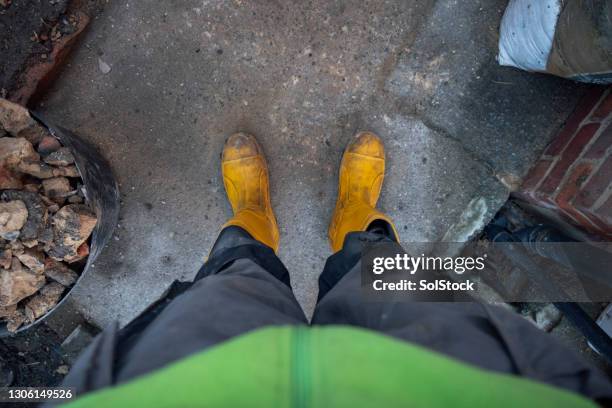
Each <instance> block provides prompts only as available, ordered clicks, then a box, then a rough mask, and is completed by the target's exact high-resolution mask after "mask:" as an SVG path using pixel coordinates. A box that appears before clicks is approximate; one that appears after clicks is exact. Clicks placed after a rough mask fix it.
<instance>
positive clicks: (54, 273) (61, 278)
mask: <svg viewBox="0 0 612 408" xmlns="http://www.w3.org/2000/svg"><path fill="white" fill-rule="evenodd" d="M45 276H46V277H47V278H49V279H52V280H54V281H55V282H57V283H60V284H62V285H64V286H66V287H70V286H72V285H73V284H74V282H76V280H77V278H78V277H79V275H77V273H76V272H74V271H73V270H72V269H70V268H69V267H67V266H66V265H65V264H64V263H62V262H58V261H55V260H53V259H51V258H47V260H46V261H45Z"/></svg>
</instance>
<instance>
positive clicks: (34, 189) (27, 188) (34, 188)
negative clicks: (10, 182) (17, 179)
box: [23, 184, 40, 193]
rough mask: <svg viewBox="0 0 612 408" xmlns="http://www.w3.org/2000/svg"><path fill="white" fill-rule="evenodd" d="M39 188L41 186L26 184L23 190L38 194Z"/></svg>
mask: <svg viewBox="0 0 612 408" xmlns="http://www.w3.org/2000/svg"><path fill="white" fill-rule="evenodd" d="M39 187H40V184H24V185H23V190H25V191H29V192H31V193H38V189H39Z"/></svg>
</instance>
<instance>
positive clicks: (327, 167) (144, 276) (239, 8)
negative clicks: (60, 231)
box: [40, 0, 580, 325]
mask: <svg viewBox="0 0 612 408" xmlns="http://www.w3.org/2000/svg"><path fill="white" fill-rule="evenodd" d="M460 3H461V4H463V2H452V1H448V2H442V1H439V2H434V1H387V2H379V1H342V2H340V1H338V2H327V1H323V0H321V1H305V2H304V1H291V2H280V1H273V2H269V1H254V2H245V1H232V2H222V1H181V2H178V1H176V2H175V1H171V2H153V1H137V2H136V1H125V0H117V1H114V2H112V3H109V4H108V6H107V8H106V10H105V11H104V12H103V13H102V14H101V15H100V16H98V17H97V18H96V19H95V20H94V21H93V22H92V24H91V28H90V31H89V33H88V34H87V35H86V37H85V38H84V40H83V42H82V45H81V47H80V49H79V50H78V51H77V52H76V53H75V54H74V56H73V58H72V61H71V64H70V66H69V67H68V68H67V69H66V70H65V72H64V74H63V76H62V78H61V80H60V81H59V82H58V83H57V84H56V86H55V87H54V89H53V90H52V91H51V92H50V94H49V95H48V97H47V98H46V100H45V101H44V102H43V105H42V106H40V109H41V110H42V111H43V112H44V113H45V114H46V115H47V116H48V117H49V119H51V120H53V121H55V122H56V123H57V124H60V125H62V126H65V127H68V128H71V129H72V130H74V131H76V132H78V133H79V134H81V135H82V136H84V137H86V138H87V139H89V140H91V141H92V142H93V143H94V144H96V145H97V146H99V148H100V149H101V151H102V152H103V153H104V155H105V156H106V157H107V158H108V159H109V160H110V162H111V164H112V166H113V167H114V170H115V172H116V175H117V179H118V181H119V183H120V185H121V190H122V210H121V220H120V225H119V228H118V230H117V234H116V237H115V240H114V241H113V242H112V243H111V244H110V245H109V247H108V248H107V249H106V250H105V252H104V253H103V255H102V256H101V258H100V259H99V261H98V262H96V265H95V272H94V273H92V274H91V275H89V276H87V277H86V278H85V279H84V280H83V281H82V282H81V283H80V285H79V287H78V288H77V289H75V291H74V297H73V300H74V303H76V304H79V305H80V307H81V308H82V309H83V311H84V313H86V315H87V316H89V317H90V318H91V320H92V321H93V322H95V323H97V324H99V325H105V324H108V323H110V322H111V321H112V320H115V319H117V320H119V321H120V322H121V323H126V322H127V321H129V320H130V319H131V318H132V317H134V316H135V315H136V314H137V313H139V312H140V311H141V310H142V309H144V308H145V307H146V306H147V305H148V304H149V303H150V302H151V301H153V300H154V299H156V298H157V297H158V296H159V295H160V294H161V293H162V292H163V290H164V289H165V288H166V287H167V285H168V284H169V283H170V282H171V281H172V280H174V279H189V278H191V277H193V276H194V275H195V273H196V271H197V270H198V268H199V267H200V265H201V264H202V262H203V260H204V258H205V256H206V254H207V252H208V250H209V249H210V247H211V246H212V243H213V241H214V239H215V237H216V234H217V233H218V231H219V227H220V226H221V225H222V224H223V223H224V222H225V221H226V219H227V218H228V217H229V216H230V215H231V212H230V207H229V205H228V204H227V203H226V201H225V196H224V191H223V187H222V182H221V179H220V173H219V172H220V170H219V155H220V152H221V149H222V146H223V142H224V140H225V138H226V137H227V136H228V135H230V134H231V133H232V132H235V131H237V130H241V131H247V132H251V133H253V134H255V135H256V136H257V137H258V139H259V140H260V141H261V143H262V145H263V148H264V150H265V152H266V154H267V156H268V160H269V166H270V172H271V183H272V202H273V205H274V207H275V210H276V213H277V217H278V221H279V225H280V229H281V249H280V252H279V255H280V257H281V259H282V260H283V261H284V262H285V263H286V265H287V267H288V268H289V270H290V271H291V277H292V282H293V286H294V290H295V292H296V296H297V297H298V300H299V301H300V302H301V304H302V306H303V307H304V309H305V310H306V311H307V313H310V312H311V311H312V309H313V306H314V301H315V298H316V293H317V285H316V279H317V276H318V274H319V273H320V271H321V269H322V267H323V265H324V262H325V258H326V257H327V256H328V255H329V254H330V250H329V245H328V243H327V238H326V233H327V226H328V222H329V218H330V216H331V212H332V210H333V205H334V202H335V194H336V177H337V167H338V165H339V162H340V157H341V153H342V150H343V148H344V146H345V144H346V143H347V142H348V141H349V140H350V138H351V137H352V135H353V134H354V133H355V132H357V131H359V130H366V129H368V130H373V131H375V132H377V133H378V134H379V135H380V136H381V137H382V138H383V140H384V141H385V143H386V147H387V153H388V171H387V180H386V183H385V188H384V192H383V196H382V199H381V208H382V209H383V210H384V211H386V212H388V213H389V214H390V215H391V216H392V217H393V219H394V220H395V222H396V223H397V226H398V228H399V230H400V234H401V238H402V240H404V241H417V242H430V241H436V240H440V239H442V238H443V237H446V239H458V238H465V237H466V236H467V235H469V234H470V232H469V231H472V230H473V229H475V228H477V227H478V226H479V225H481V224H482V223H483V222H485V221H486V219H487V218H488V217H490V216H491V215H492V214H493V213H494V212H495V211H496V209H497V208H498V207H499V206H500V205H501V203H503V201H504V200H505V199H506V196H507V193H508V192H507V189H506V188H505V187H504V186H503V185H502V184H501V183H500V182H499V181H498V176H497V173H498V171H497V170H496V169H497V167H499V168H500V169H504V170H505V169H510V170H509V171H517V170H516V168H518V167H513V165H506V164H505V162H503V161H502V162H500V163H501V164H499V166H498V165H497V164H496V163H497V162H495V161H494V160H493V159H492V158H491V156H492V153H491V151H492V149H491V148H490V146H494V145H495V144H496V143H505V144H506V145H508V146H509V148H513V149H514V148H515V149H516V150H517V152H516V154H517V155H518V156H517V157H518V158H517V160H516V161H514V162H512V163H515V162H517V163H518V162H521V160H522V161H523V163H522V164H521V166H522V167H521V166H519V167H520V169H519V170H521V171H522V170H524V169H526V168H527V167H528V166H529V164H530V160H532V158H533V156H534V154H537V151H538V149H540V148H541V146H542V145H543V143H545V141H546V140H547V138H549V137H550V135H549V133H550V132H549V131H550V128H551V127H554V126H558V124H559V122H560V121H562V120H563V119H564V118H565V117H566V116H567V114H568V112H569V111H570V110H571V109H572V107H573V105H574V103H575V100H576V98H577V96H578V93H579V91H580V90H579V89H578V88H577V87H576V86H575V85H573V84H571V83H569V82H560V81H558V80H555V79H553V78H550V77H543V76H539V77H538V78H537V80H536V79H529V78H531V76H530V74H527V73H520V72H515V73H513V74H512V75H514V76H516V77H517V78H521V82H517V83H518V86H520V87H529V86H531V85H532V84H540V82H542V83H547V84H549V85H546V86H544V85H534V86H540V87H541V88H540V89H541V91H540V92H539V93H537V94H534V95H532V96H533V98H532V99H530V101H529V103H530V104H532V106H534V107H535V106H537V107H538V108H539V107H540V106H541V105H543V104H544V103H550V104H551V105H552V106H553V107H552V108H551V109H548V110H546V111H545V112H544V113H542V114H541V115H528V116H527V117H524V116H520V115H511V114H507V115H506V116H504V120H503V121H499V120H497V116H496V115H495V114H493V113H490V114H488V113H487V112H488V111H487V109H493V108H495V106H494V104H492V103H487V104H485V105H482V106H481V104H480V102H479V98H480V96H481V95H480V94H481V92H482V89H481V88H479V87H478V86H474V83H477V82H476V81H477V80H476V79H475V77H476V76H477V75H478V72H477V71H475V72H472V71H469V70H468V71H466V72H464V71H465V70H464V67H465V66H468V65H469V66H470V67H472V66H473V67H481V69H483V70H487V72H491V74H490V75H493V74H495V75H502V74H501V72H502V71H503V72H507V70H508V69H507V68H501V67H497V66H496V65H495V62H494V60H493V58H492V56H493V55H494V53H495V47H494V46H493V45H494V44H493V43H492V42H491V41H488V42H485V43H481V42H478V44H479V45H478V46H477V47H475V48H474V47H462V46H460V44H458V43H457V41H455V39H454V37H456V36H460V37H462V38H463V40H464V41H465V42H470V41H475V40H473V39H472V37H473V36H474V35H478V33H480V32H481V31H482V30H484V31H486V32H493V27H495V26H496V25H497V24H498V22H499V17H500V16H501V12H500V10H501V9H499V8H496V9H494V10H492V11H490V12H489V14H491V15H493V16H494V17H495V19H494V20H492V19H490V18H489V19H478V18H474V19H471V18H467V19H466V20H464V21H462V23H461V24H458V23H455V22H451V21H448V20H452V19H453V18H452V16H453V13H452V11H453V10H455V11H456V12H459V11H460V9H461V8H462V7H463V6H462V5H461V4H460ZM484 3H485V2H484V1H483V2H482V4H484ZM500 3H501V2H500ZM440 7H445V8H448V10H447V11H446V14H444V13H443V14H440V13H441V12H440ZM445 10H446V9H445ZM459 15H461V16H463V17H465V14H459ZM444 16H446V17H445V18H446V19H447V20H446V21H443V22H444V23H446V24H448V25H449V28H448V29H447V30H441V32H439V33H438V34H437V35H438V37H433V38H432V37H431V34H429V33H430V32H431V31H432V30H434V28H435V25H436V24H437V23H438V20H440V19H442V17H444ZM468 17H469V16H468ZM451 38H453V41H451ZM417 46H418V47H422V48H426V49H429V50H430V51H429V52H425V51H419V50H417V49H416V48H415V47H417ZM453 49H454V50H455V53H457V54H458V55H457V56H455V57H453V58H452V59H449V60H444V62H442V60H440V62H439V65H440V68H439V69H438V68H437V67H436V64H438V63H437V62H435V61H434V63H433V65H431V66H430V64H432V60H431V55H434V51H435V50H439V52H442V51H443V50H444V52H445V53H452V51H453ZM106 65H108V67H110V71H108V69H107V67H106ZM408 69H412V72H413V74H411V75H412V77H411V76H410V75H406V72H408ZM455 70H457V71H461V73H460V74H456V75H454V72H455ZM443 71H444V72H447V73H448V74H445V73H444V72H443ZM104 72H106V73H104ZM421 72H422V75H426V76H427V75H433V76H436V75H437V76H442V77H446V76H448V77H449V78H450V77H452V78H454V79H453V80H452V81H450V82H449V83H445V84H444V85H443V84H442V81H440V80H438V79H435V80H434V83H433V85H432V86H431V88H429V87H425V88H421V89H419V88H416V87H415V85H414V84H413V83H411V82H410V81H413V82H414V79H412V80H411V79H410V78H417V77H418V75H421V74H420V73H421ZM453 75H454V76H453ZM504 75H505V74H504ZM390 81H393V83H391V82H390ZM407 89H408V90H407ZM442 89H444V90H442ZM522 92H531V91H525V90H523V91H515V92H514V93H510V94H507V93H506V94H504V95H505V96H504V98H509V100H510V101H511V102H512V103H517V104H518V103H524V102H523V101H520V98H521V95H522ZM489 93H490V95H489V96H488V97H487V98H488V99H487V100H490V99H492V98H494V97H496V95H502V92H501V90H500V91H499V92H498V91H495V90H490V91H489ZM444 95H446V96H444ZM559 95H562V97H560V96H559ZM563 95H565V96H563ZM443 97H446V98H448V101H449V102H448V104H450V105H452V106H454V107H455V108H452V107H451V106H450V105H443V104H440V106H442V105H443V108H439V109H438V108H435V106H438V105H436V104H435V103H434V102H435V101H438V100H439V99H441V98H443ZM500 97H501V96H500ZM429 105H431V106H429ZM504 109H506V108H504ZM504 112H506V110H504ZM464 115H468V117H469V118H468V119H464ZM500 115H501V114H500ZM474 117H476V118H477V119H478V121H480V123H481V124H482V126H483V127H486V131H484V130H483V131H481V132H479V133H478V132H477V133H475V134H474V135H472V134H469V135H467V134H466V132H471V131H472V130H473V129H472V128H470V127H469V126H467V125H466V122H469V123H470V124H471V125H472V127H478V126H476V124H475V123H474V121H475V120H476V119H475V118H474ZM523 122H527V124H528V126H529V127H528V130H529V135H528V136H529V137H526V136H525V137H521V138H519V139H515V137H517V136H516V135H514V134H513V132H511V131H509V130H507V129H506V128H507V127H515V128H520V127H521V126H527V125H524V124H523ZM525 132H527V130H526V131H525ZM486 138H490V140H488V141H486V142H487V143H483V142H482V139H486ZM506 139H509V140H506ZM523 144H525V146H523ZM518 146H520V148H519V147H518ZM493 152H495V150H494V149H493ZM492 163H493V164H492ZM512 163H511V164H512ZM466 220H468V221H466ZM465 231H468V233H466V232H465ZM202 312H203V313H205V311H202Z"/></svg>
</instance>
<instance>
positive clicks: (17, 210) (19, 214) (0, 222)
mask: <svg viewBox="0 0 612 408" xmlns="http://www.w3.org/2000/svg"><path fill="white" fill-rule="evenodd" d="M27 219H28V209H27V208H26V205H25V204H24V202H23V201H20V200H15V201H9V202H7V203H0V236H1V237H2V238H4V239H8V240H9V241H12V240H14V239H17V237H18V236H19V231H20V230H21V228H23V226H24V225H25V223H26V221H27Z"/></svg>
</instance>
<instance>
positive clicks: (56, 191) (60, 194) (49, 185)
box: [42, 177, 76, 204]
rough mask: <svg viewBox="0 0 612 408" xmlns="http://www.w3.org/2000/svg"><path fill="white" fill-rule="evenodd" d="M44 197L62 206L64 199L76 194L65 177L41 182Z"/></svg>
mask: <svg viewBox="0 0 612 408" xmlns="http://www.w3.org/2000/svg"><path fill="white" fill-rule="evenodd" d="M42 186H43V190H44V192H45V195H46V196H47V197H49V198H50V199H51V200H53V201H55V202H57V203H59V204H62V203H63V202H64V201H65V198H66V197H68V196H70V195H74V194H76V191H74V190H72V187H71V186H70V181H68V179H67V178H66V177H53V178H50V179H46V180H43V181H42Z"/></svg>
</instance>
